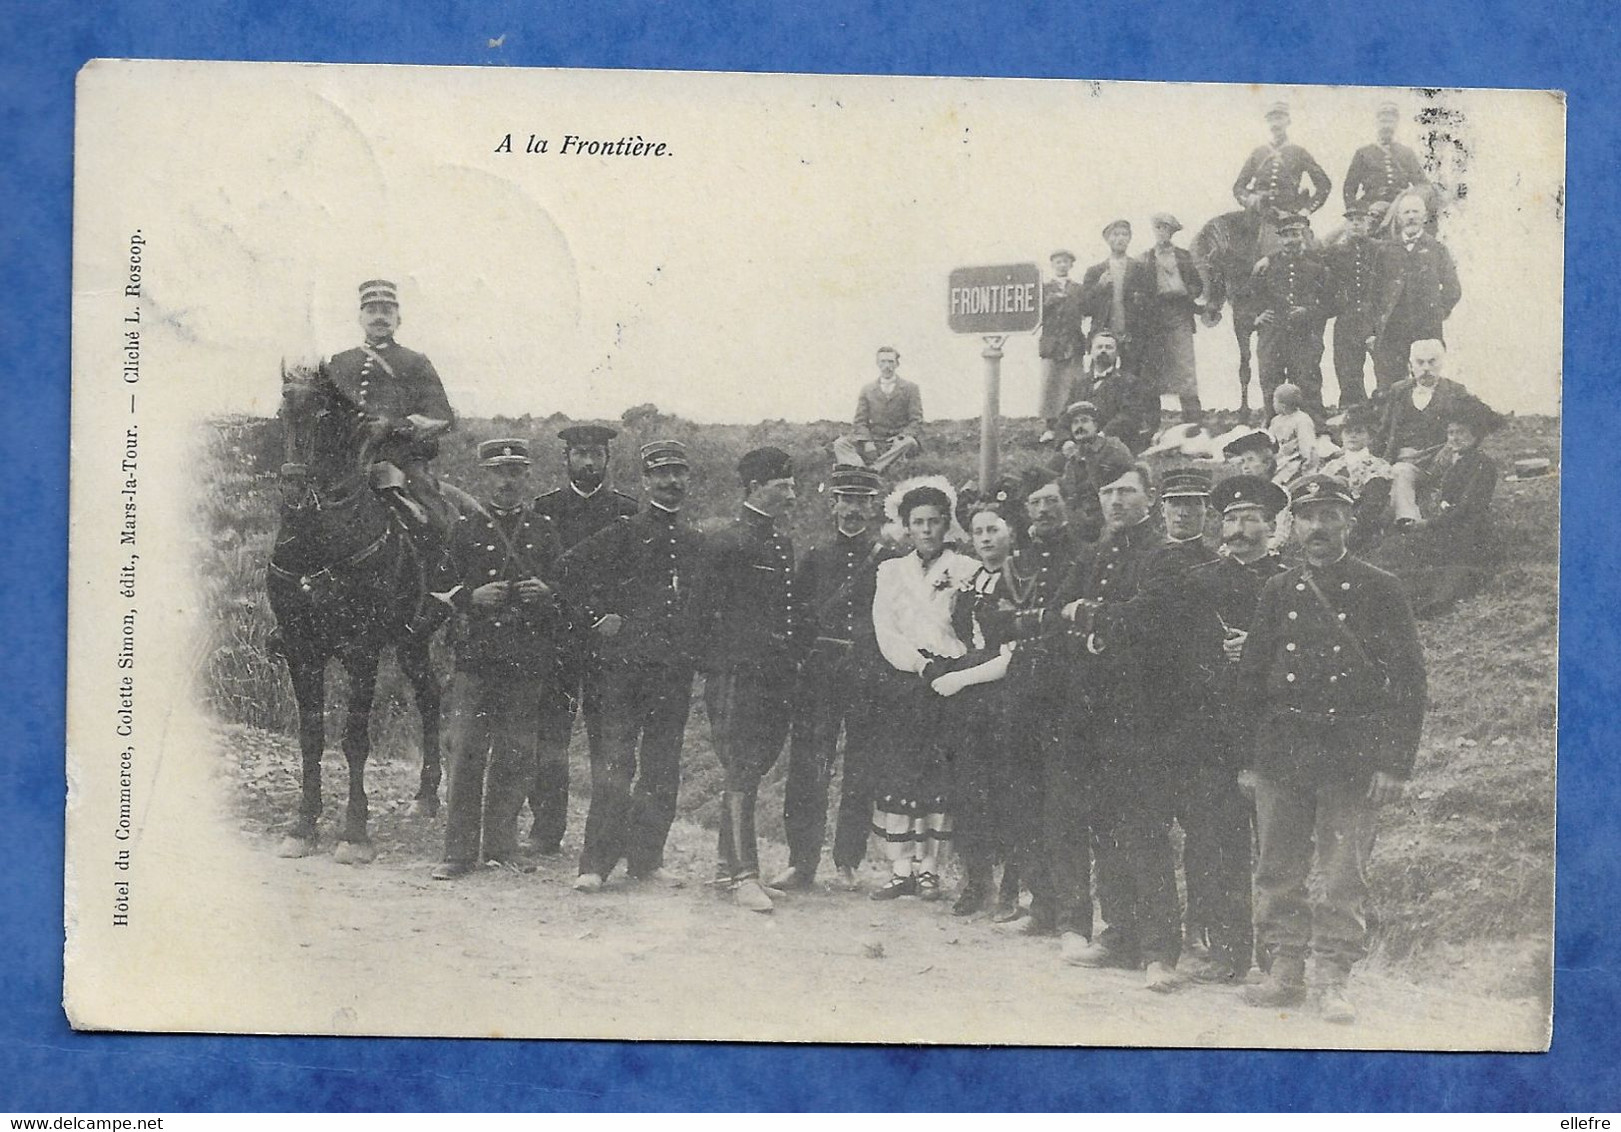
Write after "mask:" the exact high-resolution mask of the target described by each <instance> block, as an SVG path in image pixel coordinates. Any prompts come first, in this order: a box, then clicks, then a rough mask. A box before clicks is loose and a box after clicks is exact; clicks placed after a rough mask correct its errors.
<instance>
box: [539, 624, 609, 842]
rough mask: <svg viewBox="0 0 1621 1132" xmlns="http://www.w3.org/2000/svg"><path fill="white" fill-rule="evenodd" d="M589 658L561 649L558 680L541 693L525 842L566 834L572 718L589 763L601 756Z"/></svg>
mask: <svg viewBox="0 0 1621 1132" xmlns="http://www.w3.org/2000/svg"><path fill="white" fill-rule="evenodd" d="M588 655H589V654H588V653H587V652H586V651H585V650H583V649H578V648H570V647H568V646H565V647H564V648H563V649H562V650H560V652H559V654H558V657H557V663H556V670H555V671H556V679H555V680H551V681H549V682H548V683H547V686H546V687H545V688H544V689H543V690H542V694H541V701H540V742H539V746H538V748H537V754H536V760H535V777H534V779H533V781H532V782H531V783H530V785H529V813H530V815H531V816H532V818H533V819H534V820H533V824H532V826H531V827H530V832H529V839H530V840H531V841H533V842H534V843H535V844H537V845H542V846H549V845H555V844H557V843H558V842H560V841H562V840H563V834H564V833H565V832H566V831H567V829H568V787H569V776H568V767H569V763H568V748H569V740H570V739H571V738H572V737H573V734H574V720H575V717H576V716H579V715H581V714H583V715H584V716H585V735H586V742H587V743H588V744H589V745H590V749H591V760H592V762H593V763H595V762H596V761H597V759H598V758H600V756H601V747H602V710H601V706H600V704H599V703H598V702H597V699H598V697H597V692H596V688H595V687H594V685H593V683H592V681H590V680H589V679H587V658H588Z"/></svg>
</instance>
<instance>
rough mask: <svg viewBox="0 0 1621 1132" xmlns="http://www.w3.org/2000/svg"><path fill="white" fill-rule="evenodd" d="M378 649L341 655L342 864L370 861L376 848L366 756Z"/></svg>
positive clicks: (339, 853)
mask: <svg viewBox="0 0 1621 1132" xmlns="http://www.w3.org/2000/svg"><path fill="white" fill-rule="evenodd" d="M378 660H379V654H378V652H377V651H373V650H364V649H357V650H355V651H354V652H353V653H351V654H349V655H347V656H345V657H344V661H343V666H344V668H346V669H347V670H348V672H349V706H348V708H347V710H345V712H344V716H343V758H344V761H345V762H347V763H348V764H349V805H348V806H347V808H345V810H344V814H343V832H342V833H340V834H339V835H338V848H337V851H336V852H335V853H334V854H333V857H334V859H335V860H337V861H338V862H339V863H340V864H344V865H364V864H368V863H370V862H371V861H372V860H373V859H374V858H375V857H376V856H377V850H376V849H374V848H372V844H371V837H370V835H369V834H368V833H367V832H366V822H367V818H368V816H369V815H368V810H367V805H366V758H367V756H369V755H370V754H371V707H372V697H373V696H374V695H375V693H376V691H377V662H378Z"/></svg>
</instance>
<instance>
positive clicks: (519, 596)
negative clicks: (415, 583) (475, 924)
mask: <svg viewBox="0 0 1621 1132" xmlns="http://www.w3.org/2000/svg"><path fill="white" fill-rule="evenodd" d="M478 461H479V465H480V467H481V468H483V469H484V477H485V479H486V480H487V481H488V482H489V484H490V491H489V495H488V496H487V499H486V503H485V507H484V509H483V510H482V511H479V512H477V513H474V514H469V515H466V516H463V517H462V518H461V519H460V520H459V521H458V522H457V524H456V528H455V531H454V533H453V535H452V537H451V540H450V545H449V548H448V551H447V553H446V555H445V556H444V559H443V562H442V565H441V569H440V582H439V583H438V584H436V585H435V591H436V592H438V591H440V590H443V594H442V596H443V599H444V600H445V601H446V602H448V604H449V605H450V606H451V608H452V609H454V610H455V611H456V613H457V614H458V617H457V622H456V628H457V632H456V670H455V674H454V676H453V677H452V680H451V690H450V704H451V711H450V726H449V728H448V736H447V738H448V742H447V744H446V746H447V749H448V752H449V759H448V763H449V769H450V794H449V802H448V804H447V808H446V809H447V812H446V817H445V853H444V859H443V860H442V861H441V862H440V864H439V866H438V867H437V868H436V869H435V870H434V873H433V875H434V878H435V879H437V880H451V879H454V878H455V877H458V876H461V875H464V874H465V873H468V872H471V871H472V870H473V869H474V868H476V867H477V865H478V863H479V862H480V861H495V862H498V863H500V864H504V865H509V866H512V867H515V868H516V867H526V866H523V865H522V864H521V862H520V860H519V857H518V852H517V824H518V811H519V810H520V809H522V807H523V801H524V796H525V794H526V793H528V791H529V788H530V785H531V783H532V782H533V781H534V777H535V761H536V747H537V742H538V739H539V736H540V709H541V704H542V703H543V702H544V701H545V700H546V698H547V696H548V693H549V689H548V684H549V683H550V681H551V679H552V674H553V673H552V670H553V667H554V664H555V656H556V652H557V649H558V647H559V645H560V644H561V641H562V637H563V634H564V632H565V631H566V628H567V622H566V619H565V617H564V616H563V613H562V610H561V608H560V606H559V602H558V598H557V594H556V591H555V588H554V584H555V582H556V580H557V559H558V554H559V547H558V545H557V535H556V530H555V528H554V527H553V525H552V523H551V521H550V520H549V519H547V518H546V517H545V516H543V515H540V514H537V513H536V512H534V511H533V510H532V509H530V508H528V507H525V506H524V495H525V492H526V490H527V488H528V484H529V473H530V463H531V461H530V458H529V442H528V441H527V440H524V439H522V438H520V437H511V438H505V439H499V440H486V441H484V442H482V443H481V444H480V445H479V446H478Z"/></svg>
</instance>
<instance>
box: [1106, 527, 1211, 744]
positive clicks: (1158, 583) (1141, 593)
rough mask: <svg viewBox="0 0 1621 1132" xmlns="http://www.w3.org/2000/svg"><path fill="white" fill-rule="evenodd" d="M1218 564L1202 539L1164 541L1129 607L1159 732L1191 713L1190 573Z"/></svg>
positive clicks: (1152, 718) (1146, 690) (1151, 557)
mask: <svg viewBox="0 0 1621 1132" xmlns="http://www.w3.org/2000/svg"><path fill="white" fill-rule="evenodd" d="M1215 560H1216V552H1215V551H1213V550H1211V549H1210V548H1209V547H1208V546H1206V545H1205V542H1204V539H1203V538H1192V539H1187V540H1185V541H1181V542H1172V541H1170V540H1169V539H1163V540H1162V541H1161V543H1160V545H1159V547H1158V549H1156V550H1153V551H1152V552H1150V554H1149V556H1148V559H1147V561H1146V562H1144V564H1143V568H1142V577H1141V579H1140V580H1139V581H1138V585H1137V589H1138V592H1137V595H1136V596H1135V597H1133V598H1132V599H1131V601H1130V602H1129V603H1128V605H1127V607H1126V608H1127V610H1129V615H1130V617H1131V619H1132V622H1133V624H1132V626H1131V632H1132V634H1133V636H1134V638H1135V640H1136V642H1137V648H1138V654H1139V655H1138V662H1139V664H1140V665H1141V671H1140V679H1141V681H1142V686H1143V692H1144V694H1145V696H1147V698H1148V702H1149V703H1151V704H1152V705H1153V708H1152V710H1151V712H1150V713H1149V716H1148V722H1149V723H1150V724H1151V725H1152V726H1153V727H1154V729H1156V730H1165V729H1166V728H1168V727H1171V726H1173V725H1176V724H1178V723H1180V722H1181V721H1182V720H1183V719H1184V718H1185V717H1186V716H1187V715H1188V714H1189V709H1188V699H1187V696H1186V694H1185V691H1186V685H1187V684H1188V683H1189V682H1190V681H1191V680H1192V676H1191V675H1190V673H1189V665H1190V660H1191V658H1190V657H1189V656H1188V653H1187V650H1186V647H1185V642H1184V641H1183V640H1182V639H1181V638H1182V636H1183V634H1184V632H1185V630H1186V623H1185V619H1184V610H1183V604H1184V600H1185V596H1186V582H1187V576H1188V573H1189V571H1191V570H1193V569H1194V568H1195V567H1197V566H1200V565H1202V564H1204V563H1208V562H1213V561H1215Z"/></svg>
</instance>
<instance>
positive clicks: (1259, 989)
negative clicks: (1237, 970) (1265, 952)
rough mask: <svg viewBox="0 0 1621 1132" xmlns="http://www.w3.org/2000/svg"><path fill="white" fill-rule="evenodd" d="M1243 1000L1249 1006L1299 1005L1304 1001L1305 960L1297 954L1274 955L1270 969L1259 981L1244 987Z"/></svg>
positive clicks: (1271, 1007) (1275, 1007) (1277, 1006)
mask: <svg viewBox="0 0 1621 1132" xmlns="http://www.w3.org/2000/svg"><path fill="white" fill-rule="evenodd" d="M1244 1001H1245V1002H1247V1003H1249V1004H1250V1005H1251V1006H1260V1007H1266V1008H1270V1009H1277V1008H1279V1007H1283V1006H1299V1005H1300V1004H1301V1003H1303V1002H1305V1001H1306V961H1305V959H1304V958H1302V957H1301V956H1299V955H1275V956H1273V957H1272V969H1271V970H1269V971H1268V972H1267V973H1266V978H1265V979H1264V980H1262V981H1261V982H1259V983H1256V984H1254V985H1252V986H1247V987H1245V988H1244Z"/></svg>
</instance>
